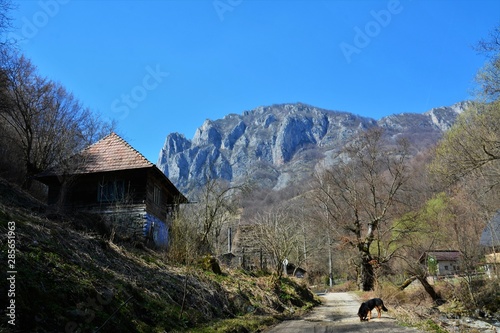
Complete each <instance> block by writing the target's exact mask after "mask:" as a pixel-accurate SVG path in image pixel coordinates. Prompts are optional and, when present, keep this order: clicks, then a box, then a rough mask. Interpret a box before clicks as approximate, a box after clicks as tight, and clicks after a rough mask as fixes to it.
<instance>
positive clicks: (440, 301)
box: [417, 276, 445, 305]
mask: <svg viewBox="0 0 500 333" xmlns="http://www.w3.org/2000/svg"><path fill="white" fill-rule="evenodd" d="M417 279H418V281H420V283H421V284H422V286H423V287H424V289H425V291H426V292H427V294H429V296H430V297H431V298H432V300H433V301H434V303H435V304H437V305H441V304H443V303H445V301H444V300H443V299H442V298H441V295H440V294H439V293H438V292H436V290H434V287H433V286H431V284H430V283H429V281H427V278H426V277H425V276H417Z"/></svg>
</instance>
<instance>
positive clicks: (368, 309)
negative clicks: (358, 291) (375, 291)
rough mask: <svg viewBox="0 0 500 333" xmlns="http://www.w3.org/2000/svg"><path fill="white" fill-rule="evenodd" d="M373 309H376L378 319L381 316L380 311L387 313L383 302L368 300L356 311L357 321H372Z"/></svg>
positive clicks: (375, 299) (378, 299) (376, 299)
mask: <svg viewBox="0 0 500 333" xmlns="http://www.w3.org/2000/svg"><path fill="white" fill-rule="evenodd" d="M373 308H376V309H377V312H378V318H380V316H381V314H382V310H384V311H389V310H387V308H386V307H385V306H384V302H383V301H382V300H381V299H380V298H372V299H371V300H368V301H366V302H364V303H361V306H360V307H359V310H358V316H359V320H360V321H363V320H366V321H369V320H370V319H372V310H373ZM366 317H368V318H366Z"/></svg>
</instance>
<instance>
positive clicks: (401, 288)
mask: <svg viewBox="0 0 500 333" xmlns="http://www.w3.org/2000/svg"><path fill="white" fill-rule="evenodd" d="M416 279H417V277H416V276H412V277H409V278H407V279H406V280H405V282H403V284H402V285H400V286H399V290H405V289H406V287H408V286H409V285H410V284H411V283H412V282H413V281H415V280H416Z"/></svg>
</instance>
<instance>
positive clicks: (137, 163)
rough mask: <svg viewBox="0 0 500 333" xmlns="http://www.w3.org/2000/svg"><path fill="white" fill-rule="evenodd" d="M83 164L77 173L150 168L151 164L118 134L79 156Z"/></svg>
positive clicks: (87, 149)
mask: <svg viewBox="0 0 500 333" xmlns="http://www.w3.org/2000/svg"><path fill="white" fill-rule="evenodd" d="M78 156H79V157H81V158H83V163H80V165H81V166H80V167H79V168H78V171H77V172H76V173H94V172H106V171H116V170H127V169H140V168H150V167H152V166H153V163H151V162H149V161H148V160H147V159H146V158H145V157H144V156H143V155H142V154H141V153H139V152H138V151H137V150H135V149H134V148H133V147H132V146H131V145H130V144H128V143H127V142H126V141H125V140H123V139H122V138H121V137H120V136H119V135H117V134H116V133H111V134H109V135H108V136H106V137H104V138H102V139H101V140H99V141H97V142H96V143H94V144H93V145H90V146H88V147H87V148H85V149H84V150H83V151H82V152H80V153H79V154H78Z"/></svg>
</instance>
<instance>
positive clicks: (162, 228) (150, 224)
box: [144, 214, 168, 248]
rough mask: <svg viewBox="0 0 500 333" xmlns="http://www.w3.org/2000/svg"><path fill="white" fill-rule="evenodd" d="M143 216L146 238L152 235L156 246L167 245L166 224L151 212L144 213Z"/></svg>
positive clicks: (164, 246)
mask: <svg viewBox="0 0 500 333" xmlns="http://www.w3.org/2000/svg"><path fill="white" fill-rule="evenodd" d="M144 218H145V219H146V223H145V224H144V236H145V237H146V238H149V237H152V239H153V242H154V244H155V245H156V246H158V247H163V248H166V247H167V245H168V226H167V224H166V223H165V222H164V221H162V220H160V219H159V218H157V217H156V216H153V215H151V214H146V216H145V217H144Z"/></svg>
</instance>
